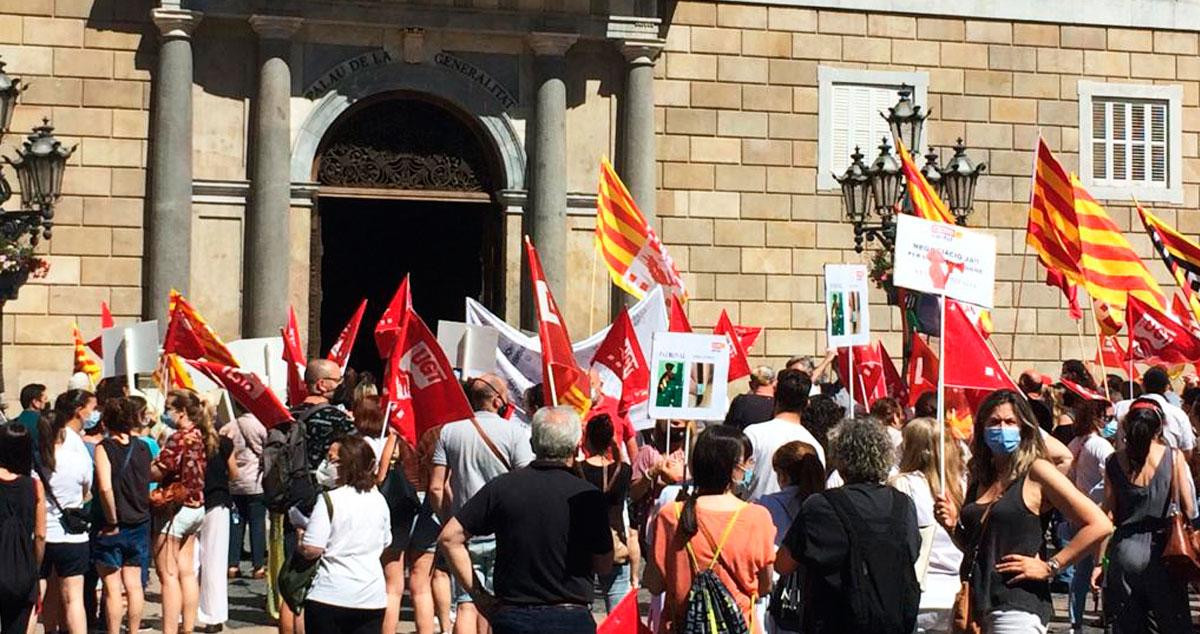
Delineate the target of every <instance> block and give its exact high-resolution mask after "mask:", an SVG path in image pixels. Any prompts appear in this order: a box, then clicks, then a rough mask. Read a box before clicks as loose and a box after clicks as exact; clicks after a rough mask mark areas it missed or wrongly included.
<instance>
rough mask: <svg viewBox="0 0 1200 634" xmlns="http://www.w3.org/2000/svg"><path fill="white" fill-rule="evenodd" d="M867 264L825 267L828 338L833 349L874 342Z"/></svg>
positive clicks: (826, 328) (826, 329) (830, 265)
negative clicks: (868, 303) (868, 300)
mask: <svg viewBox="0 0 1200 634" xmlns="http://www.w3.org/2000/svg"><path fill="white" fill-rule="evenodd" d="M870 315H871V313H870V311H868V310H867V267H866V265H865V264H826V265H825V335H826V337H827V338H828V341H829V344H828V345H829V347H830V348H845V347H847V346H865V345H867V344H868V343H870V342H871V323H870Z"/></svg>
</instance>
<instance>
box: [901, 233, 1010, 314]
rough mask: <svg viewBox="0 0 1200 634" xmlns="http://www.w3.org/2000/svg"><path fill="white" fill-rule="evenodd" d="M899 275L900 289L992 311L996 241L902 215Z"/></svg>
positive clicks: (988, 235)
mask: <svg viewBox="0 0 1200 634" xmlns="http://www.w3.org/2000/svg"><path fill="white" fill-rule="evenodd" d="M893 270H894V273H895V283H896V286H900V287H903V288H909V289H912V290H914V291H921V292H922V293H931V294H934V295H943V296H945V297H949V298H951V299H957V300H959V301H964V302H967V303H970V304H976V305H979V306H984V307H986V308H991V307H992V304H993V296H994V294H995V284H996V237H995V236H993V235H991V234H989V233H985V232H982V231H972V230H970V229H965V228H963V227H959V226H957V225H948V224H945V223H942V222H930V221H928V220H923V219H921V218H917V217H916V216H911V215H908V214H899V215H898V216H897V219H896V254H895V258H894V260H893Z"/></svg>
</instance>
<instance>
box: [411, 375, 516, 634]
mask: <svg viewBox="0 0 1200 634" xmlns="http://www.w3.org/2000/svg"><path fill="white" fill-rule="evenodd" d="M463 389H464V390H465V391H466V393H467V400H468V401H470V403H471V408H472V409H474V410H475V416H474V418H473V419H469V420H460V421H454V422H452V423H447V424H446V425H445V426H444V427H442V432H441V434H439V435H438V439H437V443H436V444H435V445H434V447H433V459H432V462H433V469H432V471H431V472H430V475H429V491H428V495H429V498H430V501H431V504H432V506H433V510H434V512H436V513H437V515H438V517H439V518H441V520H442V521H443V522H445V521H446V520H448V519H449V518H450V517H451V516H453V515H454V514H456V513H458V512H459V510H460V509H462V507H463V505H465V504H466V503H467V502H468V501H469V500H470V499H471V498H472V497H474V496H475V494H476V493H478V492H479V490H480V489H482V488H483V487H484V485H486V484H487V483H488V482H491V481H492V480H494V479H495V478H497V477H498V476H500V475H503V474H505V473H508V472H509V471H512V470H513V469H519V468H521V467H524V466H525V465H527V464H529V463H530V461H532V460H533V452H532V451H530V446H529V428H527V427H526V426H525V425H522V424H521V423H518V422H516V421H511V420H507V419H506V418H505V417H504V416H502V415H501V413H507V412H509V411H510V410H511V409H512V405H511V404H510V403H509V394H508V385H507V384H506V383H505V382H504V379H502V378H500V377H499V376H497V375H495V374H484V375H482V376H479V377H475V378H471V379H467V380H466V381H465V382H464V383H463ZM480 535H482V534H480ZM469 550H470V554H471V559H472V561H473V562H474V564H475V568H476V572H477V573H478V575H479V581H480V582H481V583H482V585H483V587H484V588H485V589H487V590H490V589H491V587H492V570H493V568H494V564H495V559H496V540H495V539H494V538H492V537H490V536H480V537H477V538H475V539H472V540H471V543H470V546H469ZM458 590H459V591H458V592H457V593H456V594H455V597H454V602H455V604H456V605H457V606H458V618H457V619H456V621H455V625H454V631H455V632H456V634H474V633H475V632H476V631H479V630H481V629H483V627H484V626H485V624H486V621H485V620H484V619H483V618H482V617H480V616H479V615H478V614H477V610H476V609H475V605H474V604H473V600H472V598H471V596H470V595H469V594H468V593H467V592H465V591H463V588H459V589H458Z"/></svg>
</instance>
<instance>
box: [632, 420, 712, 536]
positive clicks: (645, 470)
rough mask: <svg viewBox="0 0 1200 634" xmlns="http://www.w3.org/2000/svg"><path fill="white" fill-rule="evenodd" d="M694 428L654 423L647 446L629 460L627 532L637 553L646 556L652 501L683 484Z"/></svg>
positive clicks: (671, 422) (679, 423) (681, 422)
mask: <svg viewBox="0 0 1200 634" xmlns="http://www.w3.org/2000/svg"><path fill="white" fill-rule="evenodd" d="M695 440H696V434H695V425H694V424H693V423H692V422H691V421H684V420H677V419H675V420H657V421H655V422H654V430H653V431H652V432H651V434H650V442H648V443H646V444H644V445H642V446H641V448H640V449H638V453H637V456H635V457H634V459H633V476H632V477H633V480H632V482H631V483H630V485H629V501H630V509H631V513H632V515H633V516H632V517H631V518H630V519H631V524H632V526H631V529H632V531H633V536H634V538H635V539H636V541H637V543H638V550H639V551H640V552H643V553H645V552H649V550H648V545H649V542H648V540H647V539H646V537H647V535H648V529H649V528H650V523H651V522H652V521H653V520H654V518H653V513H654V511H655V507H656V501H657V500H658V498H659V496H660V495H661V494H662V492H663V490H664V489H665V488H666V487H668V486H672V485H675V484H678V483H679V482H681V481H683V476H684V461H685V460H686V459H687V455H688V450H689V447H687V445H688V443H689V442H690V443H695Z"/></svg>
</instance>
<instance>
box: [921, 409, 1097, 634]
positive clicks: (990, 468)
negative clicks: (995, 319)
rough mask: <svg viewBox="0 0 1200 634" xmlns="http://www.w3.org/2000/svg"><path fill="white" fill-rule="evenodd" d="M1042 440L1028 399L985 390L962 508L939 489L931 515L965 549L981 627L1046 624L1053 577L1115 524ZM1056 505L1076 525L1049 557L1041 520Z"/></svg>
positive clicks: (1038, 627)
mask: <svg viewBox="0 0 1200 634" xmlns="http://www.w3.org/2000/svg"><path fill="white" fill-rule="evenodd" d="M1046 455H1047V454H1046V444H1045V441H1044V440H1043V435H1042V433H1041V431H1040V430H1039V429H1038V427H1037V423H1036V421H1035V420H1034V418H1033V413H1032V412H1031V411H1030V409H1029V405H1028V404H1027V403H1026V401H1025V399H1024V398H1023V397H1022V396H1020V395H1019V394H1017V393H1016V392H1012V391H1008V390H1000V391H996V392H993V393H992V394H990V395H989V396H988V397H987V398H986V399H985V400H984V402H983V403H982V404H981V405H980V406H979V411H978V412H977V413H976V415H975V426H974V436H973V439H972V442H971V461H970V463H969V465H968V467H969V472H970V476H969V485H968V488H967V493H966V496H965V504H964V505H963V507H962V508H961V511H960V510H959V507H958V506H957V505H955V504H954V503H953V502H952V501H951V499H950V497H949V496H948V495H945V494H943V495H941V496H939V498H938V501H937V504H936V505H935V516H936V517H937V518H938V521H939V522H940V523H941V524H942V526H943V527H944V528H946V530H947V531H950V532H951V535H952V536H953V537H954V539H955V543H957V544H958V545H959V546H960V548H961V549H962V550H963V552H964V554H965V560H964V563H963V566H964V568H963V576H964V577H965V580H966V581H967V582H968V583H969V587H970V593H971V594H970V597H971V600H972V606H971V608H972V613H973V614H974V615H976V616H977V618H978V619H979V621H980V623H981V624H982V626H983V631H984V632H1010V631H1011V632H1015V631H1024V632H1042V633H1044V632H1046V626H1047V623H1048V622H1049V620H1050V616H1051V613H1052V611H1053V610H1052V606H1051V604H1050V579H1051V578H1052V577H1053V576H1054V575H1055V573H1057V572H1058V570H1059V569H1060V568H1062V567H1063V566H1068V565H1071V564H1073V563H1075V562H1076V561H1077V560H1078V559H1080V558H1081V557H1082V556H1083V555H1084V554H1085V553H1087V552H1089V551H1090V550H1091V549H1093V548H1095V547H1096V546H1097V545H1098V543H1099V542H1100V541H1101V540H1102V539H1103V538H1104V537H1105V536H1107V535H1108V534H1109V533H1110V532H1111V531H1112V524H1111V523H1110V522H1109V521H1108V518H1106V517H1105V516H1104V513H1103V512H1102V511H1101V510H1100V508H1099V507H1098V506H1096V505H1095V504H1094V503H1092V502H1091V501H1090V500H1088V499H1087V496H1085V495H1084V494H1082V493H1080V492H1079V491H1078V490H1076V489H1075V486H1074V484H1072V482H1071V481H1070V480H1068V479H1067V478H1066V476H1064V475H1063V474H1062V473H1061V472H1060V471H1059V470H1058V469H1057V468H1055V465H1053V464H1052V463H1050V462H1049V461H1048V460H1047V459H1046ZM1052 509H1058V510H1059V511H1060V512H1061V513H1062V514H1063V515H1064V516H1065V517H1066V519H1067V520H1068V521H1070V522H1072V523H1073V524H1074V525H1075V526H1078V527H1079V530H1078V531H1077V532H1076V533H1075V536H1074V537H1073V538H1072V539H1071V541H1070V542H1068V543H1067V544H1065V545H1064V546H1063V548H1062V549H1061V550H1059V551H1058V553H1057V554H1055V555H1054V556H1053V557H1051V558H1049V559H1048V560H1043V559H1041V558H1040V555H1039V553H1041V552H1043V548H1044V546H1045V544H1044V539H1045V530H1044V526H1045V522H1046V521H1047V518H1048V516H1049V513H1050V511H1051V510H1052Z"/></svg>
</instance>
